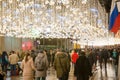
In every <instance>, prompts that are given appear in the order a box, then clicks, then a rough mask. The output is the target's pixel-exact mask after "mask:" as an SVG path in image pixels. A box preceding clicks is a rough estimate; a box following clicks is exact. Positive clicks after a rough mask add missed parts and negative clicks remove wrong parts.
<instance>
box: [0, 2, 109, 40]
mask: <svg viewBox="0 0 120 80" xmlns="http://www.w3.org/2000/svg"><path fill="white" fill-rule="evenodd" d="M91 1H92V0H0V16H1V18H0V35H2V36H11V37H22V38H39V37H41V38H42V37H44V38H73V39H74V38H78V39H79V40H80V41H83V40H84V39H86V40H90V41H91V40H94V39H97V38H102V37H105V34H107V32H106V30H107V28H102V26H104V24H103V23H102V21H101V22H100V21H99V24H98V25H96V26H94V25H92V24H91V19H90V16H88V15H90V14H91V15H93V16H96V17H98V16H99V11H98V10H97V8H94V9H93V8H90V6H87V5H88V4H89V3H90V2H91ZM96 2H98V1H96ZM91 11H92V12H91ZM99 20H100V19H99ZM95 23H98V20H97V21H96V22H95Z"/></svg>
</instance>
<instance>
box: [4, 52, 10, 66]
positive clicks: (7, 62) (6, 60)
mask: <svg viewBox="0 0 120 80" xmlns="http://www.w3.org/2000/svg"><path fill="white" fill-rule="evenodd" d="M2 64H3V65H8V64H9V61H8V54H7V52H5V51H4V52H3V53H2Z"/></svg>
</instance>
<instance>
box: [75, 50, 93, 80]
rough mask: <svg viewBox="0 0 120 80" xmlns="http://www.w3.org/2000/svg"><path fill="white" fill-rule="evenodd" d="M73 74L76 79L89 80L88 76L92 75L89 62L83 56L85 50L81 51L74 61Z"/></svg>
mask: <svg viewBox="0 0 120 80" xmlns="http://www.w3.org/2000/svg"><path fill="white" fill-rule="evenodd" d="M74 75H75V76H76V77H77V80H89V77H90V76H91V75H92V70H91V67H90V63H89V60H88V58H87V57H86V56H85V52H81V55H80V56H79V58H78V59H77V61H76V65H75V72H74Z"/></svg>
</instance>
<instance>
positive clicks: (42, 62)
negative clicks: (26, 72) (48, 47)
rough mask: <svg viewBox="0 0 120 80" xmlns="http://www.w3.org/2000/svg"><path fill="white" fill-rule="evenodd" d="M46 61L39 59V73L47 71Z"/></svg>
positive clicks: (42, 58)
mask: <svg viewBox="0 0 120 80" xmlns="http://www.w3.org/2000/svg"><path fill="white" fill-rule="evenodd" d="M45 66H46V65H45V60H44V57H41V58H38V61H37V66H36V68H37V70H38V71H44V69H45Z"/></svg>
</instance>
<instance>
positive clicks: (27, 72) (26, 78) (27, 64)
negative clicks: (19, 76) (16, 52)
mask: <svg viewBox="0 0 120 80" xmlns="http://www.w3.org/2000/svg"><path fill="white" fill-rule="evenodd" d="M21 69H22V70H23V80H33V77H34V76H33V70H34V71H35V70H36V69H35V66H34V63H33V59H32V57H31V55H30V54H29V53H26V55H25V57H24V59H23V61H22V64H21Z"/></svg>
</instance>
